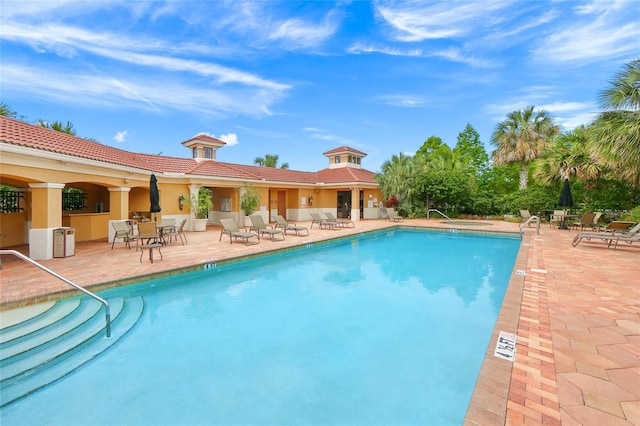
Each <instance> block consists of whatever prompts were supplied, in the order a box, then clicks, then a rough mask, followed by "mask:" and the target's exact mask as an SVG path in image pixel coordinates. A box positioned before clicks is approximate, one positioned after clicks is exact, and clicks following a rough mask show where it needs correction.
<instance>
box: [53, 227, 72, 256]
mask: <svg viewBox="0 0 640 426" xmlns="http://www.w3.org/2000/svg"><path fill="white" fill-rule="evenodd" d="M75 251H76V237H75V229H73V228H56V229H54V230H53V257H69V256H73V255H74V254H75Z"/></svg>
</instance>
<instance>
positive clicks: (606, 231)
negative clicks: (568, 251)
mask: <svg viewBox="0 0 640 426" xmlns="http://www.w3.org/2000/svg"><path fill="white" fill-rule="evenodd" d="M633 225H634V222H618V221H614V222H611V223H610V224H608V225H607V226H605V227H604V228H603V229H602V231H600V232H586V231H584V232H579V233H578V234H577V235H576V236H575V237H574V238H573V241H572V242H571V245H572V246H574V247H576V246H577V245H578V244H580V241H582V240H583V239H586V240H587V241H590V240H591V239H592V238H595V239H599V240H602V241H604V242H605V243H607V246H610V245H611V242H612V241H613V240H615V239H617V238H618V236H620V235H622V234H626V233H627V232H635V233H637V232H638V227H639V226H640V225H636V226H635V227H634V228H633V229H632V230H631V231H629V228H631V227H632V226H633Z"/></svg>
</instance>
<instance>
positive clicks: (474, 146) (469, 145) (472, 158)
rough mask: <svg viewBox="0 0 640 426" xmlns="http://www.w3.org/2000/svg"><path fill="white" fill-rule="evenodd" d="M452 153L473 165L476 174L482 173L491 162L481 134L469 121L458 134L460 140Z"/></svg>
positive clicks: (463, 162) (461, 160) (462, 161)
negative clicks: (481, 140) (481, 139)
mask: <svg viewBox="0 0 640 426" xmlns="http://www.w3.org/2000/svg"><path fill="white" fill-rule="evenodd" d="M451 153H452V154H453V157H454V158H456V159H457V160H458V161H459V162H461V163H462V164H464V165H465V166H468V167H471V168H472V169H473V170H474V174H476V175H479V174H481V173H482V172H483V171H484V170H485V169H486V167H487V165H488V163H489V155H487V151H485V149H484V145H483V144H482V142H480V134H479V133H478V132H477V131H476V129H474V128H473V126H472V125H471V124H469V123H467V125H466V127H465V128H464V130H463V131H462V132H460V133H459V134H458V141H457V143H456V146H455V147H454V148H453V150H452V151H451Z"/></svg>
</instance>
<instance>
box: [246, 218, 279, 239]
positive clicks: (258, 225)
mask: <svg viewBox="0 0 640 426" xmlns="http://www.w3.org/2000/svg"><path fill="white" fill-rule="evenodd" d="M249 219H251V223H252V224H253V226H251V230H253V231H256V232H257V233H258V238H260V236H261V235H263V234H266V235H269V236H270V237H271V241H275V236H276V235H282V239H283V240H284V231H282V230H281V229H275V228H269V227H268V226H267V224H266V223H264V220H263V219H262V216H260V215H259V214H254V215H251V216H249Z"/></svg>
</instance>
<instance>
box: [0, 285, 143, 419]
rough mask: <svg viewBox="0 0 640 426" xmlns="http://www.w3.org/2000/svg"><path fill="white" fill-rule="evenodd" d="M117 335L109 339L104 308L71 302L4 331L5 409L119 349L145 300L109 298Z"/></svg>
mask: <svg viewBox="0 0 640 426" xmlns="http://www.w3.org/2000/svg"><path fill="white" fill-rule="evenodd" d="M109 305H110V307H111V317H112V330H113V334H112V337H111V338H109V339H107V338H105V336H104V328H105V324H104V317H103V313H104V310H103V306H102V304H101V303H100V302H98V301H96V300H93V299H66V300H62V301H59V302H57V303H55V304H54V305H53V307H51V308H50V309H47V310H45V311H44V312H42V313H40V314H38V315H36V316H34V317H32V318H29V319H26V320H24V321H22V322H20V323H18V324H15V325H12V326H9V327H5V328H3V329H2V330H1V331H0V407H2V406H5V405H7V404H10V403H11V402H13V401H15V400H17V399H20V398H22V397H25V396H27V395H29V394H30V393H32V392H35V391H36V390H38V389H40V388H42V387H44V386H46V385H48V384H50V383H53V382H55V381H56V380H58V379H60V378H62V377H64V376H66V375H67V374H69V373H71V372H72V371H74V370H75V369H77V368H79V367H80V366H82V365H83V364H85V363H87V362H89V361H91V360H92V359H93V358H95V357H97V356H98V355H100V354H101V353H102V352H104V351H105V350H107V349H108V348H109V347H110V346H112V345H114V344H115V343H116V342H117V341H118V340H119V339H120V338H121V337H122V336H124V335H125V334H126V333H127V332H128V331H129V330H130V329H131V328H133V326H134V325H135V324H136V322H137V321H138V319H139V318H140V316H141V315H142V311H143V309H144V301H143V300H142V298H141V297H134V298H128V299H127V300H126V302H125V301H124V299H122V298H121V297H117V298H113V299H110V300H109Z"/></svg>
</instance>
